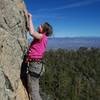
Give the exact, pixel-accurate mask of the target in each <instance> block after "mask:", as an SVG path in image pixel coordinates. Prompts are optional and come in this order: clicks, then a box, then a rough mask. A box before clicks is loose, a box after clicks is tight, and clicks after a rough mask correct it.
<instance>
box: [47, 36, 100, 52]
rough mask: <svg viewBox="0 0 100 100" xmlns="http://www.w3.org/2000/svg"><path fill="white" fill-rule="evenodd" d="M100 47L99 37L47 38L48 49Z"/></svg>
mask: <svg viewBox="0 0 100 100" xmlns="http://www.w3.org/2000/svg"><path fill="white" fill-rule="evenodd" d="M80 47H87V48H92V47H93V48H100V37H72V38H49V41H48V45H47V50H48V49H58V48H62V49H79V48H80Z"/></svg>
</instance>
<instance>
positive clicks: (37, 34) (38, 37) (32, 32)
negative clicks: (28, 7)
mask: <svg viewBox="0 0 100 100" xmlns="http://www.w3.org/2000/svg"><path fill="white" fill-rule="evenodd" d="M28 16H29V32H30V35H31V36H33V37H34V38H36V39H39V40H40V39H41V38H42V36H43V35H42V34H40V33H38V32H35V30H34V26H33V23H32V15H31V14H28Z"/></svg>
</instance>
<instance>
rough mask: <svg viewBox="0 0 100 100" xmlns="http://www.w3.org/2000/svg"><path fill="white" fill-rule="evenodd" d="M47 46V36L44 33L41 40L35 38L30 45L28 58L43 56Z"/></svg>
mask: <svg viewBox="0 0 100 100" xmlns="http://www.w3.org/2000/svg"><path fill="white" fill-rule="evenodd" d="M46 46H47V36H46V35H45V34H43V37H42V38H41V40H38V39H34V40H33V41H32V43H31V45H30V47H29V51H28V56H27V57H28V59H35V58H40V59H41V58H43V56H44V52H45V49H46Z"/></svg>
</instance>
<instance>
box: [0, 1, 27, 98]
mask: <svg viewBox="0 0 100 100" xmlns="http://www.w3.org/2000/svg"><path fill="white" fill-rule="evenodd" d="M25 11H26V7H25V4H24V2H23V0H0V100H28V95H27V92H26V89H25V87H24V86H23V84H22V81H21V78H20V73H21V65H22V61H23V59H22V55H23V49H24V47H27V34H26V33H27V29H28V28H27V17H26V16H25Z"/></svg>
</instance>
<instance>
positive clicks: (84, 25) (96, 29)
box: [24, 0, 100, 37]
mask: <svg viewBox="0 0 100 100" xmlns="http://www.w3.org/2000/svg"><path fill="white" fill-rule="evenodd" d="M24 1H25V4H26V6H27V9H28V11H29V12H30V13H31V14H32V15H33V23H34V26H35V28H37V27H38V25H39V24H41V23H43V22H45V21H47V22H49V23H50V24H51V25H52V26H53V29H54V37H93V36H95V37H100V0H58V1H57V0H24Z"/></svg>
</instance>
